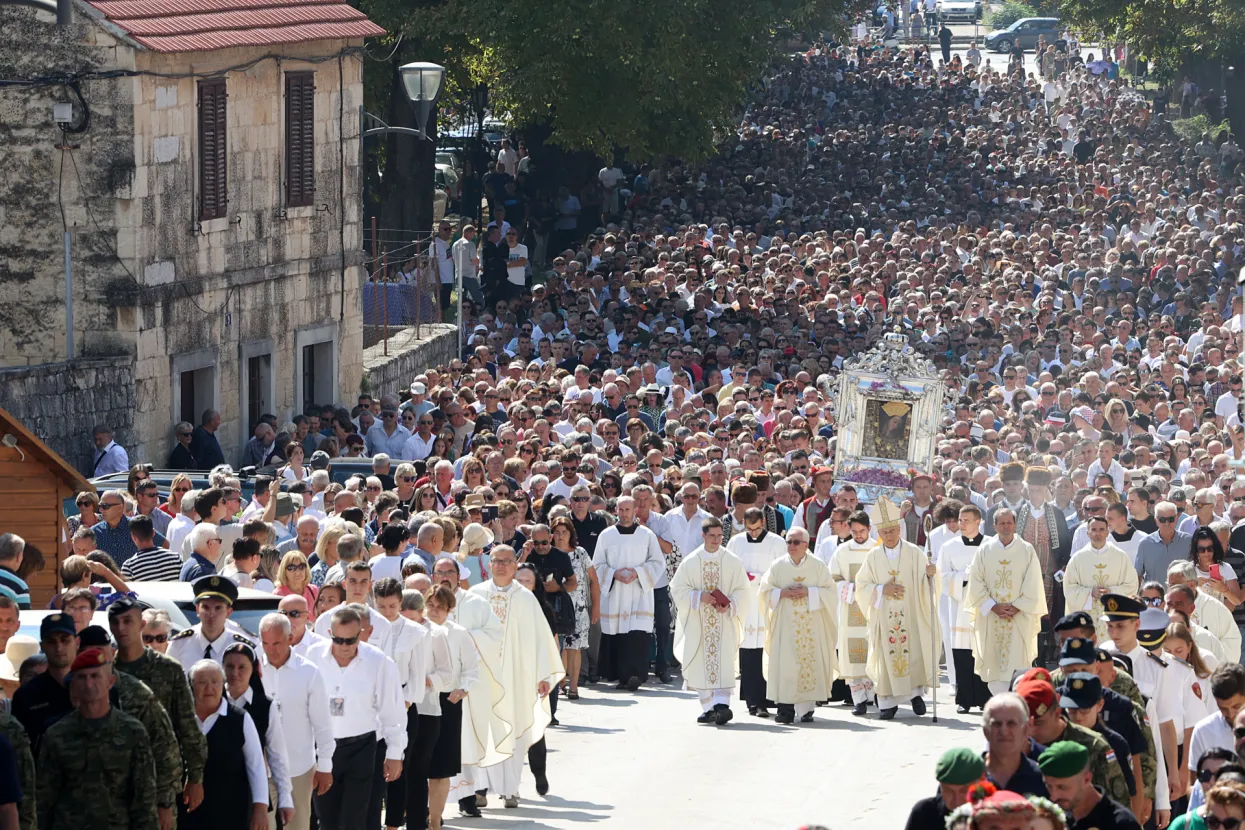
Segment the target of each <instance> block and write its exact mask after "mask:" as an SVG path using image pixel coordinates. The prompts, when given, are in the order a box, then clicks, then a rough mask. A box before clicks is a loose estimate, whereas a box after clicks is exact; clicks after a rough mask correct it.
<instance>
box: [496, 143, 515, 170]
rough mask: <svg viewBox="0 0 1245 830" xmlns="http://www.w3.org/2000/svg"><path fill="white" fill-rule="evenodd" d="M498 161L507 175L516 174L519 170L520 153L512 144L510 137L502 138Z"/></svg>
mask: <svg viewBox="0 0 1245 830" xmlns="http://www.w3.org/2000/svg"><path fill="white" fill-rule="evenodd" d="M497 163H498V164H500V165H501V169H502V170H505V171H506V173H507V175H510V176H514V175H515V174H516V173H518V172H519V154H518V153H516V152H515V151H514V148H513V147H511V146H510V139H508V138H503V139H502V140H501V149H500V150H498V151H497Z"/></svg>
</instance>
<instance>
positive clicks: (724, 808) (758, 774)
mask: <svg viewBox="0 0 1245 830" xmlns="http://www.w3.org/2000/svg"><path fill="white" fill-rule="evenodd" d="M607 689H608V691H607ZM943 691H944V692H946V691H947V690H946V689H945V688H944V690H943ZM580 694H581V695H582V697H581V699H580V700H579V701H577V702H574V703H567V702H560V703H559V706H558V718H559V720H561V722H562V726H561V727H559V728H556V729H553V730H551V731H550V733H549V749H550V753H549V782H550V787H551V791H550V793H549V795H548V796H547V797H546V798H540V797H539V796H537V795H536V791H535V785H534V783H533V781H532V777H531V773H530V772H529V771H528V770H527V769H526V768H524V771H523V786H522V793H521V795H522V798H523V801H522V804H521V806H520V808H519V809H517V810H504V809H501V808H500V804H499V803H497V802H496V800H495V799H490V802H489V807H488V808H486V809H485V811H484V818H482V819H465V818H459V817H458V816H457V810H456V809H455V808H454V807H453V806H452V805H451V807H449V808H447V810H446V818H447V821H446V825H447V826H452V827H464V828H466V827H471V828H493V827H506V828H511V827H514V828H519V827H551V828H569V827H572V826H580V825H583V824H585V823H601V824H602V825H603V826H609V827H633V828H634V827H650V828H676V827H705V826H709V825H710V823H711V824H712V826H714V827H715V828H739V829H740V830H744V829H745V828H747V830H761V829H762V828H763V829H764V830H794V829H795V828H796V827H799V826H800V825H802V824H824V825H826V826H827V827H829V828H831V830H838V828H845V827H849V826H863V827H870V828H879V829H881V828H886V830H890V828H900V827H902V826H903V823H904V821H905V820H906V818H907V815H908V809H909V808H910V807H911V805H912V802H914V801H915V800H916V799H918V798H921V797H924V796H927V795H930V794H932V793H933V791H934V789H933V788H934V779H933V767H934V762H935V760H936V759H937V757H938V755H940V754H941V753H942V752H943V750H945V749H947V748H948V747H952V746H957V745H962V746H977V745H978V744H980V743H981V734H980V732H979V730H978V724H979V722H980V715H979V714H978V713H977V712H973V714H971V715H956V714H955V707H954V705H946V706H940V707H939V717H938V725H936V726H935V725H934V724H933V723H932V721H931V715H930V713H927V714H926V715H925V716H924V717H922V718H916V717H914V716H913V714H912V712H911V710H910V709H907V708H901V709H900V712H899V717H898V718H897V719H896V720H894V721H891V722H889V723H883V722H880V721H878V720H877V710H876V709H874V710H871V715H870V717H869V718H867V719H860V718H854V717H852V715H851V714H850V710H849V709H848V708H847V707H845V706H841V705H839V704H834V705H832V706H828V707H823V708H820V709H818V710H817V715H816V717H817V721H816V722H814V723H813V724H805V725H798V724H797V725H796V726H779V725H776V724H775V723H774V722H773V720H772V719H770V720H761V719H758V718H751V717H748V714H747V710H746V709H745V708H744V707H743V706H742V705H739V704H738V703H736V704H735V705H733V706H732V708H733V709H734V710H735V713H736V719H735V720H734V721H732V722H731V723H730V724H729V725H728V726H726V727H713V726H702V725H699V724H697V723H696V722H695V719H696V715H697V714H699V709H698V707H697V705H696V703H695V695H694V694H693V693H691V692H686V691H675V690H674V689H671V688H668V687H658V686H652V685H648V686H646V687H645V688H644V691H643V692H642V693H641V694H640V695H638V696H636V695H631V694H629V693H627V692H616V691H613V688H612V686H604V685H602V686H597V687H589V688H587V689H586V690H585V689H581V690H580ZM656 782H661V783H660V785H659V786H656V787H655V786H654V783H656ZM710 817H711V818H712V822H710V821H709V819H710ZM855 821H860V822H863V823H862V824H858V825H854V824H853V822H855Z"/></svg>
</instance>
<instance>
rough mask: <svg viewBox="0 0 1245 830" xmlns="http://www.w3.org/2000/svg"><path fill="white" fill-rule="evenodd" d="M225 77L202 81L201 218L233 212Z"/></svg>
mask: <svg viewBox="0 0 1245 830" xmlns="http://www.w3.org/2000/svg"><path fill="white" fill-rule="evenodd" d="M225 99H226V94H225V80H224V78H219V79H215V80H211V81H200V82H199V218H200V219H219V218H220V217H222V216H225V215H227V214H228V212H229V199H228V192H229V191H228V175H227V174H228V169H229V141H228V138H227V136H226V133H225V122H226V106H225Z"/></svg>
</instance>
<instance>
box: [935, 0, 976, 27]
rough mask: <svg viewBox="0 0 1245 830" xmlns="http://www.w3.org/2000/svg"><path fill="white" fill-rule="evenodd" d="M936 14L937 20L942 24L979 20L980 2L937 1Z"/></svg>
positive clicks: (963, 0) (964, 0) (973, 0)
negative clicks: (953, 21)
mask: <svg viewBox="0 0 1245 830" xmlns="http://www.w3.org/2000/svg"><path fill="white" fill-rule="evenodd" d="M937 12H938V19H939V20H941V21H944V22H946V21H952V20H980V19H981V2H980V0H938V4H937Z"/></svg>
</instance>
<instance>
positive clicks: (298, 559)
mask: <svg viewBox="0 0 1245 830" xmlns="http://www.w3.org/2000/svg"><path fill="white" fill-rule="evenodd" d="M276 583H277V585H276V590H274V591H273V593H274V594H276V595H277V596H279V597H284V596H287V595H289V594H298V595H300V596H302V597H303V599H305V600H307V607H308V608H315V607H316V597H317V596H319V595H320V589H319V588H317V587H316V586H315V585H313V584H311V568H310V566H308V564H307V557H305V556H303V555H302V553H300V552H299V551H296V550H292V551H290V552H289V553H287V554H286V555H285V556H283V557H282V558H281V564H280V565H278V566H277V579H276Z"/></svg>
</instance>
